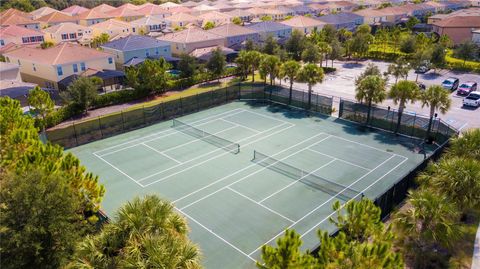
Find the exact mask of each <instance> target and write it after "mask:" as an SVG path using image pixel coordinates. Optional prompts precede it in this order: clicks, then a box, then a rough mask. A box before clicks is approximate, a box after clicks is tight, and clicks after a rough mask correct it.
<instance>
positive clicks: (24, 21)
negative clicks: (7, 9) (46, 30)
mask: <svg viewBox="0 0 480 269" xmlns="http://www.w3.org/2000/svg"><path fill="white" fill-rule="evenodd" d="M9 25H17V26H20V27H25V28H28V29H36V30H38V29H40V22H38V21H34V20H32V19H30V18H28V17H23V16H22V15H19V14H10V15H8V16H1V17H0V26H1V27H6V26H9Z"/></svg>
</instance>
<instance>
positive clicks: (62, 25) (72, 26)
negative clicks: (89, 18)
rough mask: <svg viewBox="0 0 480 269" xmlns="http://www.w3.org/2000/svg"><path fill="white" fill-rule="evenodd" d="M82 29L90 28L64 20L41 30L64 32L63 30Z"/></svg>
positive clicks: (79, 30)
mask: <svg viewBox="0 0 480 269" xmlns="http://www.w3.org/2000/svg"><path fill="white" fill-rule="evenodd" d="M83 31H90V28H88V27H86V26H83V25H79V24H76V23H71V22H64V23H60V24H57V25H54V26H50V27H48V28H45V29H43V32H45V33H52V34H53V33H58V32H61V33H65V32H83Z"/></svg>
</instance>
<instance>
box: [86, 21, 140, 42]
mask: <svg viewBox="0 0 480 269" xmlns="http://www.w3.org/2000/svg"><path fill="white" fill-rule="evenodd" d="M90 29H92V34H93V36H94V37H96V36H99V35H101V34H102V33H105V34H108V35H109V36H110V39H112V38H115V37H117V36H127V35H129V34H132V33H133V34H135V33H137V29H136V28H135V27H133V26H132V24H130V23H128V22H124V21H119V20H116V19H110V20H108V21H104V22H101V23H97V24H94V25H91V26H90Z"/></svg>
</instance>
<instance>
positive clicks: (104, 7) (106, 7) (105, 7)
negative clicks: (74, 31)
mask: <svg viewBox="0 0 480 269" xmlns="http://www.w3.org/2000/svg"><path fill="white" fill-rule="evenodd" d="M92 10H96V11H100V12H102V13H107V12H109V11H112V10H115V7H113V6H111V5H107V4H101V5H98V6H96V7H94V8H92Z"/></svg>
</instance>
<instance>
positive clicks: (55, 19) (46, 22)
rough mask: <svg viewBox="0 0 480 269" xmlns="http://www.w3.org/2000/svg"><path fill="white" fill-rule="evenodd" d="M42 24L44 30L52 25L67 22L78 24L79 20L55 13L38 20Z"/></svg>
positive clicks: (61, 13)
mask: <svg viewBox="0 0 480 269" xmlns="http://www.w3.org/2000/svg"><path fill="white" fill-rule="evenodd" d="M37 21H39V22H40V26H41V27H42V28H46V27H49V26H52V25H57V24H60V23H65V22H72V23H78V19H77V18H76V17H74V16H70V15H68V14H66V13H63V12H60V11H55V12H52V13H50V14H48V15H45V16H43V17H40V18H38V19H37Z"/></svg>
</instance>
